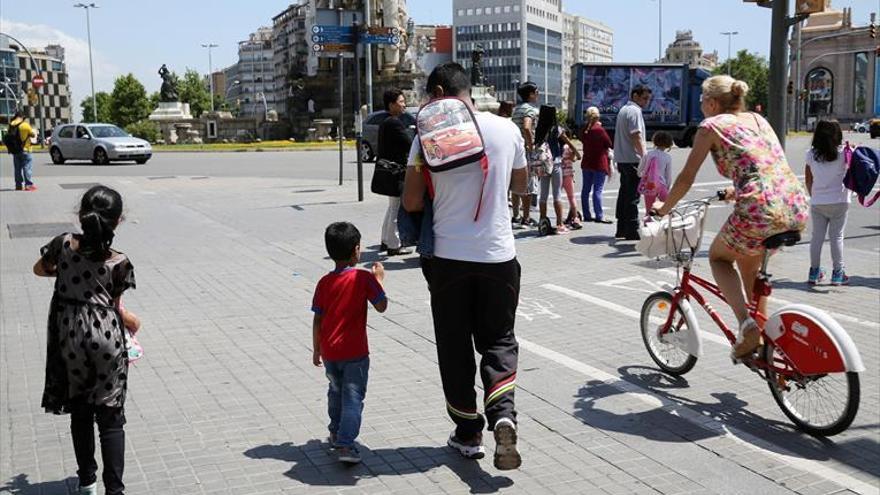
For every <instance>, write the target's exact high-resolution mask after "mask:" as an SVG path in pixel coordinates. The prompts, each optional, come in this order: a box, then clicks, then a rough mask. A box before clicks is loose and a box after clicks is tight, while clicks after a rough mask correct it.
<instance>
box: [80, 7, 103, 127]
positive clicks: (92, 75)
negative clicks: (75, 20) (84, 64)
mask: <svg viewBox="0 0 880 495" xmlns="http://www.w3.org/2000/svg"><path fill="white" fill-rule="evenodd" d="M74 7H75V8H81V9H84V10H85V11H86V33H87V35H88V39H89V77H90V78H91V81H92V118H93V119H94V121H95V122H97V121H98V101H97V100H96V99H95V71H94V68H93V66H92V21H91V19H90V18H89V9H97V8H98V6H97V5H95V4H94V3H89V4H85V3H78V4H76V5H74Z"/></svg>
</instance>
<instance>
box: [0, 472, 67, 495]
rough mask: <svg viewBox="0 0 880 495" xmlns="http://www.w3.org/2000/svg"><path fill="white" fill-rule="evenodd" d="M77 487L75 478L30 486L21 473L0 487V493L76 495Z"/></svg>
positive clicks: (24, 475) (26, 478)
mask: <svg viewBox="0 0 880 495" xmlns="http://www.w3.org/2000/svg"><path fill="white" fill-rule="evenodd" d="M78 486H79V480H77V479H76V478H73V477H71V478H67V479H66V480H61V481H46V482H43V483H37V484H31V482H30V481H28V475H26V474H24V473H22V474H19V475H16V476H13V477H12V478H11V479H10V480H9V481H7V482H6V484H5V485H3V486H0V493H3V492H7V493H15V494H16V495H19V494H20V495H31V494H33V495H52V494H56V493H57V494H63V495H67V494H69V493H76V488H77V487H78Z"/></svg>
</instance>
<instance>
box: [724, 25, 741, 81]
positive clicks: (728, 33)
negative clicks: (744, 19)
mask: <svg viewBox="0 0 880 495" xmlns="http://www.w3.org/2000/svg"><path fill="white" fill-rule="evenodd" d="M721 34H722V35H723V36H727V75H728V76H729V75H730V54H731V51H730V46H731V39H732V38H733V37H734V36H736V35H738V34H739V31H725V32H723V33H721Z"/></svg>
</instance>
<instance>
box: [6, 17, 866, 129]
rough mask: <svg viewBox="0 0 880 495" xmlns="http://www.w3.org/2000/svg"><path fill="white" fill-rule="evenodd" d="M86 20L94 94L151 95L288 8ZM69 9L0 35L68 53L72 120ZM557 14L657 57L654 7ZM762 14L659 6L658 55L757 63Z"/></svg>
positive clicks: (82, 76)
mask: <svg viewBox="0 0 880 495" xmlns="http://www.w3.org/2000/svg"><path fill="white" fill-rule="evenodd" d="M95 1H96V3H98V5H99V6H100V8H99V9H95V10H93V11H92V14H91V21H92V46H93V51H94V54H93V55H94V60H95V86H96V90H98V91H102V90H104V91H109V90H110V89H112V87H113V80H114V78H115V77H117V76H118V75H120V74H125V73H128V72H132V73H134V75H135V76H136V77H137V78H138V79H140V80H141V82H143V83H144V85H145V86H146V87H147V90H148V91H156V90H158V88H159V85H160V83H161V81H160V79H159V77H158V76H157V75H156V71H157V70H158V69H159V66H160V65H162V64H163V63H165V64H168V66H169V67H170V68H171V69H172V70H175V71H177V72H178V73H183V71H184V70H185V68H186V67H191V68H194V69H196V70H199V71H200V72H203V73H207V70H208V57H207V53H206V51H205V49H203V48H201V47H200V46H199V45H200V44H201V43H207V42H213V43H217V44H219V45H220V46H219V47H218V48H215V49H214V52H213V53H214V57H213V60H214V68H215V69H217V68H220V67H225V66H228V65H231V64H233V63H234V62H235V60H236V47H237V42H238V41H241V40H243V39H245V38H246V37H247V35H248V33H250V32H252V31H254V30H255V29H256V28H257V27H259V26H261V25H271V22H272V16H273V15H276V14H278V13H279V12H281V10H282V9H284V7H285V6H286V5H288V3H289V2H288V1H281V2H275V1H268V0H252V1H245V2H242V1H229V0H220V1H206V0H174V1H172V0H150V1H134V0H104V1H101V0H95ZM74 3H76V1H74V0H69V1H65V0H43V1H41V2H39V8H35V6H34V4H33V3H31V2H15V1H12V0H4V1H2V8H0V31H2V32H8V33H9V34H11V35H13V36H15V37H17V38H20V39H21V40H22V41H23V42H24V43H26V44H28V45H29V46H41V45H45V44H46V43H48V42H54V43H60V44H62V45H64V46H65V47H66V48H67V50H68V66H69V71H70V83H71V91H72V93H73V99H74V102H75V104H76V105H77V108H76V109H75V110H74V114H75V115H77V116H78V115H79V108H78V105H79V101H80V100H81V99H82V98H83V97H85V96H87V95H88V94H89V73H88V48H87V44H86V42H85V40H86V22H85V13H84V12H83V10H82V9H74V8H73V4H74ZM407 3H408V7H409V11H410V15H411V16H412V17H413V18H414V19H415V20H416V22H417V23H419V24H449V23H450V22H451V21H452V0H409V1H408V2H407ZM564 6H565V10H567V11H569V12H572V13H576V14H581V15H584V16H586V17H589V18H592V19H595V20H597V21H601V22H603V23H605V24H607V25H609V26H611V27H612V28H613V29H614V58H615V60H618V61H626V62H648V61H652V60H654V58H656V56H657V6H658V2H657V0H612V1H607V0H564ZM833 6H834V8H838V9H839V8H843V7H852V8H853V19H854V22H855V23H856V24H867V22H868V15H869V12H871V11H877V10H880V0H833ZM769 28H770V10H769V9H765V8H761V7H757V6H755V5H754V4H744V3H743V2H742V0H663V47H664V49H665V46H666V44H668V43H669V42H671V41H672V40H673V39H674V38H675V31H676V30H677V29H691V30H693V31H694V36H695V37H696V39H697V40H698V41H699V42H700V43H701V44H702V45H703V48H704V49H705V50H707V51H712V50H716V49H717V50H718V52H719V55H720V56H721V58H722V59H723V58H725V57H726V56H727V39H726V37H724V36H721V35H720V34H719V33H720V32H722V31H739V32H740V34H739V36H736V37H735V38H734V51H736V50H738V49H742V48H745V49H748V50H749V51H754V52H758V53H760V54H763V55H766V54H768V53H769V43H770V34H769V33H770V29H769Z"/></svg>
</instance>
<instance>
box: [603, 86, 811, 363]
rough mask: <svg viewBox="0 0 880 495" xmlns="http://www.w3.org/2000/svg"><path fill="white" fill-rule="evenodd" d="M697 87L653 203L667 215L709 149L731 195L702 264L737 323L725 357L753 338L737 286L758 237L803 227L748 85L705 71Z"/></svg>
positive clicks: (788, 174) (803, 207) (751, 270)
mask: <svg viewBox="0 0 880 495" xmlns="http://www.w3.org/2000/svg"><path fill="white" fill-rule="evenodd" d="M702 87H703V94H702V97H701V103H700V109H701V110H702V112H703V115H705V116H706V118H705V119H704V120H703V122H701V123H700V127H699V130H698V131H697V134H696V138H695V140H694V146H693V148H692V149H691V152H690V154H689V155H688V158H687V162H686V163H685V165H684V169H682V171H681V172H680V173H679V174H678V177H676V179H675V183H674V184H673V185H672V190H670V191H669V197H668V198H667V200H666V201H665V202H663V203H662V204H661V203H655V205H654V208H653V209H655V210H656V212H657V213H658V214H659V215H661V216H663V215H666V214H668V213H669V212H670V211H671V210H672V209H673V208H674V207H675V205H676V204H677V203H678V202H679V201H680V200H681V199H682V198H683V197H684V196H685V194H687V191H688V190H689V189H690V188H691V186H692V185H693V183H694V179H695V178H696V176H697V173H698V172H699V170H700V167H701V166H702V165H703V162H704V161H705V160H706V157H707V156H708V155H709V153H710V152H711V153H712V159H713V160H714V161H715V165H716V167H717V169H718V172H719V173H720V174H721V175H723V176H725V177H727V178H729V179H730V180H731V181H732V182H733V184H734V185H733V186H732V187H728V188H727V197H728V199H732V200H734V205H733V213H731V215H730V217H729V218H728V219H727V222H726V223H725V224H724V226H722V227H721V230H720V231H719V232H718V235H716V236H715V240H714V241H712V246H711V247H710V248H709V264H710V265H711V267H712V275H714V277H715V281H716V282H717V284H718V287H719V288H720V289H721V293H722V294H724V298H725V299H726V300H727V302H728V304H730V307H731V309H732V310H733V313H734V314H735V315H736V319H737V321H738V322H739V336H738V338H737V340H736V344H735V345H734V348H733V352H732V357H733V358H734V359H742V358H744V357H747V356H749V355H751V354H752V353H753V352H754V351H755V350H756V349H757V348H758V346H759V345H760V343H761V333H760V331H759V330H758V324H757V323H756V322H755V320H754V319H752V318H751V317H750V316H749V312H748V308H747V307H746V296H745V292H749V291H751V289H752V287H754V286H755V279H756V278H757V276H758V272H759V270H760V268H761V262H762V260H763V258H764V250H765V248H764V245H763V242H764V240H765V239H767V238H768V237H771V236H773V235H776V234H781V233H783V232H788V231H801V230H803V229H804V227H805V226H806V221H807V216H808V214H809V212H808V210H807V197H806V194H805V191H804V188H803V186H802V185H801V183H800V181H798V179H797V176H795V175H794V172H792V170H791V167H789V166H788V162H787V161H786V159H785V152H784V151H783V150H782V146H780V144H779V139H778V138H777V137H776V134H775V133H774V132H773V128H771V127H770V124H769V123H767V121H766V120H765V119H764V117H762V116H760V115H759V114H757V113H754V112H749V111H748V109H747V107H746V94H747V93H748V91H749V86H748V84H746V83H745V82H743V81H738V80H736V79H734V78H732V77H730V76H713V77H710V78H708V79H706V80H705V81H703V85H702ZM615 154H616V153H615ZM734 263H736V265H737V267H738V268H739V272H737V270H736V269H735V268H734V266H733V264H734ZM758 311H760V312H761V313H762V314H767V298H766V297H764V298H761V299H760V301H759V303H758Z"/></svg>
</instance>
